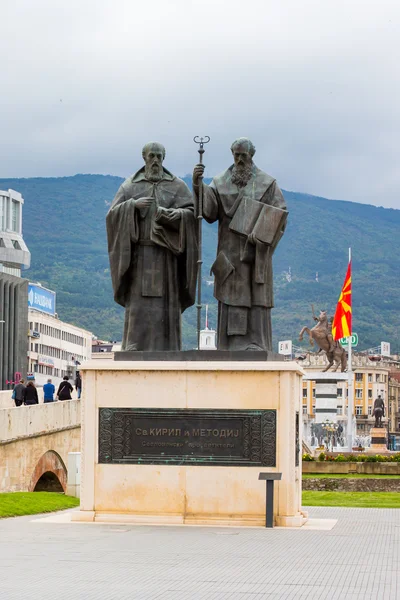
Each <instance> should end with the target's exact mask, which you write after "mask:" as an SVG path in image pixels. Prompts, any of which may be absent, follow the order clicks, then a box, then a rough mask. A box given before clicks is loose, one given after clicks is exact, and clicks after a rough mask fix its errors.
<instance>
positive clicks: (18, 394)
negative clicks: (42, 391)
mask: <svg viewBox="0 0 400 600" xmlns="http://www.w3.org/2000/svg"><path fill="white" fill-rule="evenodd" d="M24 383H25V381H24V380H23V379H21V380H20V382H19V383H17V385H16V386H15V387H14V389H13V398H14V401H15V406H21V405H22V404H23V402H24V395H23V394H24V389H25V385H24Z"/></svg>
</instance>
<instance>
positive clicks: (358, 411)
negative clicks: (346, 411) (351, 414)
mask: <svg viewBox="0 0 400 600" xmlns="http://www.w3.org/2000/svg"><path fill="white" fill-rule="evenodd" d="M360 415H362V406H356V416H357V417H359V416H360Z"/></svg>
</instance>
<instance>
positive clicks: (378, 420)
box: [372, 396, 385, 427]
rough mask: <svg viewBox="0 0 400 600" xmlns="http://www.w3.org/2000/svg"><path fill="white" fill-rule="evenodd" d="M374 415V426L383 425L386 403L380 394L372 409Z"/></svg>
mask: <svg viewBox="0 0 400 600" xmlns="http://www.w3.org/2000/svg"><path fill="white" fill-rule="evenodd" d="M372 416H373V417H375V425H374V427H383V424H382V417H384V416H385V403H384V401H383V398H382V397H381V396H378V397H377V399H376V400H375V402H374V410H373V411H372Z"/></svg>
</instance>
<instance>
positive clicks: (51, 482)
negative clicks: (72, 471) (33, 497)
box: [29, 450, 67, 492]
mask: <svg viewBox="0 0 400 600" xmlns="http://www.w3.org/2000/svg"><path fill="white" fill-rule="evenodd" d="M57 480H58V482H59V483H60V486H61V488H62V490H63V491H64V492H66V491H67V468H66V466H65V464H64V461H63V459H62V458H61V456H60V455H59V454H58V453H57V452H55V451H54V450H48V451H47V452H45V453H44V454H43V456H42V457H41V459H40V460H39V461H38V463H37V465H36V467H35V469H34V471H33V473H32V476H31V480H30V484H29V491H30V492H34V491H39V490H38V489H37V488H39V489H42V490H44V489H49V491H50V489H51V491H56V490H57V489H59V488H57ZM59 491H61V489H60V490H59Z"/></svg>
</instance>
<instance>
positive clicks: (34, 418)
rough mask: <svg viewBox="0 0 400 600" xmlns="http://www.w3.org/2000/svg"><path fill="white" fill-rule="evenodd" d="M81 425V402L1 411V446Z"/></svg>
mask: <svg viewBox="0 0 400 600" xmlns="http://www.w3.org/2000/svg"><path fill="white" fill-rule="evenodd" d="M80 424H81V402H80V400H64V401H58V402H49V403H47V404H34V405H32V406H22V407H15V408H1V409H0V444H1V443H5V442H11V441H13V440H18V439H21V438H26V437H31V436H34V435H43V434H46V433H52V432H55V431H61V430H63V429H70V428H72V427H79V426H80Z"/></svg>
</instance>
